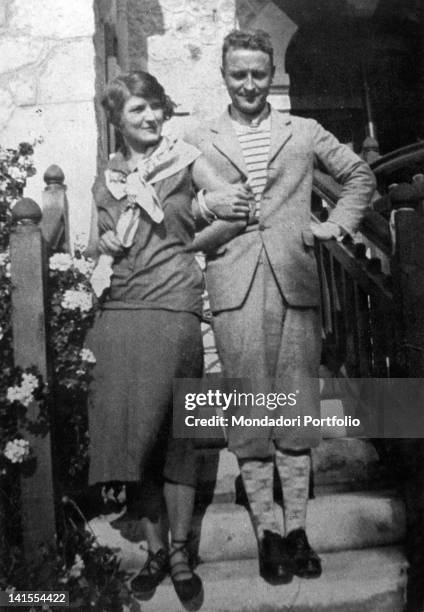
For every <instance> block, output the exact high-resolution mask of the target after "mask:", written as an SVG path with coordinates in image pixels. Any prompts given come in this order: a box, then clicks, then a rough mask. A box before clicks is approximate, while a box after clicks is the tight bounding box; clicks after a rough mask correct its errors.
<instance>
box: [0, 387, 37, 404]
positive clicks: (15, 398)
mask: <svg viewBox="0 0 424 612" xmlns="http://www.w3.org/2000/svg"><path fill="white" fill-rule="evenodd" d="M6 397H7V401H8V402H19V403H20V404H22V405H23V406H25V408H28V406H29V405H30V403H31V402H32V400H33V399H34V397H33V395H32V392H31V391H28V390H27V389H22V387H9V388H8V390H7V396H6Z"/></svg>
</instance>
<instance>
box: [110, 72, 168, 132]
mask: <svg viewBox="0 0 424 612" xmlns="http://www.w3.org/2000/svg"><path fill="white" fill-rule="evenodd" d="M131 96H140V97H141V98H145V99H146V100H157V101H158V102H159V104H160V106H161V107H162V109H163V112H164V117H165V119H170V118H171V117H172V115H173V113H174V106H175V105H174V103H173V102H172V100H171V98H170V97H169V96H167V95H166V93H165V90H164V88H163V87H162V85H161V84H160V83H159V81H158V80H157V79H156V78H155V77H154V76H153V75H152V74H149V73H148V72H144V70H133V71H131V72H126V73H123V74H120V75H119V76H117V77H115V78H114V79H112V81H110V82H109V83H108V84H107V85H106V89H105V92H104V94H103V97H102V99H101V104H102V106H103V108H104V109H105V112H106V115H107V118H108V120H109V121H110V122H111V123H112V124H113V125H114V126H115V127H117V128H119V125H120V123H121V115H122V109H123V108H124V105H125V102H126V101H127V100H128V99H129V98H130V97H131Z"/></svg>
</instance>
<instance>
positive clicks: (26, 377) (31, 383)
mask: <svg viewBox="0 0 424 612" xmlns="http://www.w3.org/2000/svg"><path fill="white" fill-rule="evenodd" d="M38 386H39V381H38V378H37V377H36V376H34V374H25V373H24V374H22V383H21V389H23V390H24V391H27V392H28V393H32V392H33V391H35V389H37V388H38Z"/></svg>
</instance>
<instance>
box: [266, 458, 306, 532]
mask: <svg viewBox="0 0 424 612" xmlns="http://www.w3.org/2000/svg"><path fill="white" fill-rule="evenodd" d="M275 463H276V465H277V470H278V474H279V476H280V480H281V488H282V491H283V507H284V522H285V527H286V534H287V533H290V531H293V529H300V528H301V529H305V524H306V508H307V504H308V497H309V476H310V471H311V457H310V453H309V451H305V452H304V453H302V454H299V453H292V452H290V451H287V452H285V451H281V450H278V449H277V450H276V453H275Z"/></svg>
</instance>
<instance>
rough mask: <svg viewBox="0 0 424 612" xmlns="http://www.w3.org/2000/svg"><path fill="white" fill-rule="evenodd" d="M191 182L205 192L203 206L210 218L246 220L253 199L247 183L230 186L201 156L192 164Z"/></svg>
mask: <svg viewBox="0 0 424 612" xmlns="http://www.w3.org/2000/svg"><path fill="white" fill-rule="evenodd" d="M192 177H193V182H194V184H195V186H196V188H197V189H199V190H201V189H203V190H206V192H205V193H204V199H205V204H206V206H207V207H208V209H209V210H210V212H211V213H212V216H215V217H218V218H219V219H246V218H247V216H248V214H249V210H250V206H251V205H253V202H254V198H253V193H252V191H251V189H250V186H249V185H248V184H247V183H235V184H231V183H228V182H226V181H225V180H224V179H223V178H222V177H220V176H219V175H218V173H217V172H216V171H215V169H214V168H213V167H212V166H211V164H210V163H209V162H208V161H207V159H206V158H205V157H204V156H203V155H201V156H200V157H198V158H197V159H196V161H195V162H194V163H193V167H192Z"/></svg>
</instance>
